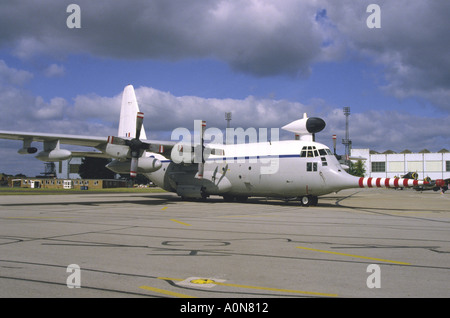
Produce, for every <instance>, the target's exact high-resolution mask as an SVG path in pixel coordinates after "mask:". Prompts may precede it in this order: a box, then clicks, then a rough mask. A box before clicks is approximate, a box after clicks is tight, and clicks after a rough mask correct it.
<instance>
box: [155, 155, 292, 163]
mask: <svg viewBox="0 0 450 318" xmlns="http://www.w3.org/2000/svg"><path fill="white" fill-rule="evenodd" d="M263 158H300V154H296V155H266V156H244V157H224V158H209V159H206V161H235V160H242V159H244V160H250V159H263ZM161 162H172V160H170V159H166V160H161Z"/></svg>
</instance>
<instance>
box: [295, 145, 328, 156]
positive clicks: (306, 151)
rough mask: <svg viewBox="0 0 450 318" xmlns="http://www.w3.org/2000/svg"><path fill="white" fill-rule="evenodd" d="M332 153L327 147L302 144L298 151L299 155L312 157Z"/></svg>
mask: <svg viewBox="0 0 450 318" xmlns="http://www.w3.org/2000/svg"><path fill="white" fill-rule="evenodd" d="M326 155H333V154H332V153H331V151H330V149H328V148H324V149H317V148H316V146H304V147H303V148H302V151H301V152H300V157H303V158H314V157H319V156H326Z"/></svg>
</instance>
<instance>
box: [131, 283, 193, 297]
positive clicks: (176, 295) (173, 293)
mask: <svg viewBox="0 0 450 318" xmlns="http://www.w3.org/2000/svg"><path fill="white" fill-rule="evenodd" d="M139 288H141V289H145V290H148V291H152V292H155V293H158V294H163V295H168V296H174V297H179V298H196V297H194V296H190V295H185V294H180V293H176V292H172V291H170V290H165V289H160V288H155V287H150V286H140V287H139Z"/></svg>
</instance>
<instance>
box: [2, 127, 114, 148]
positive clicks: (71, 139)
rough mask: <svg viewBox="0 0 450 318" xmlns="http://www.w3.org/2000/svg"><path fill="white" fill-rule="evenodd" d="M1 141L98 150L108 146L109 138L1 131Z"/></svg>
mask: <svg viewBox="0 0 450 318" xmlns="http://www.w3.org/2000/svg"><path fill="white" fill-rule="evenodd" d="M0 138H1V139H11V140H27V141H30V142H31V141H38V142H46V141H57V140H59V142H60V143H61V144H68V145H76V146H86V147H94V148H97V147H99V146H101V145H102V144H106V143H107V141H108V138H107V137H92V136H78V135H63V134H48V133H30V132H22V131H3V130H0Z"/></svg>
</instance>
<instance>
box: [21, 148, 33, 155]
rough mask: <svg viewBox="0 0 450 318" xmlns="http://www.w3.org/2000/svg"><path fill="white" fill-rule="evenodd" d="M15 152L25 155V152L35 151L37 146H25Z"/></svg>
mask: <svg viewBox="0 0 450 318" xmlns="http://www.w3.org/2000/svg"><path fill="white" fill-rule="evenodd" d="M17 152H18V153H20V154H21V155H26V154H30V153H36V152H37V148H36V147H25V148H20V149H19V150H18V151H17Z"/></svg>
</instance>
